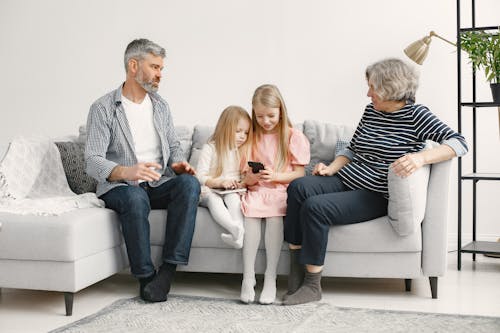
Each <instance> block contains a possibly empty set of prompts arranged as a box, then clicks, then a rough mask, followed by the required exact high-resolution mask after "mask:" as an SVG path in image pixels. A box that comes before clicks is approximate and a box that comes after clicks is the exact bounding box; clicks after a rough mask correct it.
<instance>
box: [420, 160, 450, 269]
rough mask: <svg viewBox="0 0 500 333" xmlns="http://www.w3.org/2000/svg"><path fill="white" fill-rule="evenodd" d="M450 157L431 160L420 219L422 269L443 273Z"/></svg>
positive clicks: (445, 249) (444, 267) (445, 252)
mask: <svg viewBox="0 0 500 333" xmlns="http://www.w3.org/2000/svg"><path fill="white" fill-rule="evenodd" d="M451 164H452V163H451V160H449V161H444V162H440V163H436V164H433V165H432V166H431V171H430V175H429V186H428V188H427V204H426V208H425V216H424V220H423V222H422V272H423V274H424V275H425V276H442V275H444V272H445V271H446V257H447V226H448V210H449V207H448V196H449V192H450V187H449V186H450V168H451Z"/></svg>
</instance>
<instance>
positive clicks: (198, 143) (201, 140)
mask: <svg viewBox="0 0 500 333" xmlns="http://www.w3.org/2000/svg"><path fill="white" fill-rule="evenodd" d="M213 132H214V127H213V126H200V125H196V126H195V127H194V131H193V141H192V145H191V156H190V157H189V164H191V165H192V166H193V167H195V168H196V166H197V165H198V159H199V158H200V153H201V148H202V147H203V145H204V144H205V143H207V141H208V139H209V138H210V136H211V135H212V133H213Z"/></svg>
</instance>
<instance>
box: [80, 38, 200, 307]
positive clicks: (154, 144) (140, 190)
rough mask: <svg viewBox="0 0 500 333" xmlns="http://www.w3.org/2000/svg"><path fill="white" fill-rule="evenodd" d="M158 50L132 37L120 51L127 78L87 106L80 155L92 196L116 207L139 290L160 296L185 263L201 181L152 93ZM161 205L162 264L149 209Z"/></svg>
mask: <svg viewBox="0 0 500 333" xmlns="http://www.w3.org/2000/svg"><path fill="white" fill-rule="evenodd" d="M163 58H165V49H163V48H162V47H160V46H159V45H157V44H155V43H153V42H151V41H149V40H147V39H136V40H134V41H132V42H131V43H130V44H129V45H128V46H127V48H126V50H125V71H126V79H125V82H124V83H123V84H121V85H120V86H119V87H118V89H116V90H114V91H111V92H110V93H108V94H106V95H104V96H103V97H101V98H99V99H98V100H97V101H96V102H94V104H92V106H91V107H90V111H89V115H88V120H87V143H86V147H85V160H86V163H87V168H86V171H87V173H88V174H89V175H90V176H92V177H94V178H95V179H97V181H98V184H97V196H98V197H99V198H101V199H102V200H104V202H105V203H106V207H107V208H111V209H113V210H114V211H116V212H117V214H118V216H119V220H120V223H121V226H122V233H123V236H124V239H125V244H126V247H127V254H128V258H129V262H130V269H131V271H132V274H133V275H134V276H135V277H136V278H137V279H139V284H140V296H141V298H142V299H143V300H145V301H149V302H162V301H166V300H167V295H168V292H169V291H170V284H171V282H172V280H173V277H174V274H175V271H176V268H177V265H178V264H180V265H187V263H188V260H189V252H190V249H191V240H192V237H193V232H194V224H195V219H196V211H197V206H198V200H199V194H200V185H199V182H198V180H197V179H196V178H195V177H193V175H194V174H195V170H194V169H193V168H192V167H191V166H190V165H189V163H187V162H186V161H185V160H184V157H183V154H182V150H181V146H180V142H179V139H178V137H177V135H176V133H175V129H174V124H173V121H172V116H171V114H170V109H169V106H168V104H167V102H166V101H165V100H163V99H162V98H161V97H160V96H159V95H158V94H157V91H158V85H159V83H160V80H161V77H162V73H161V71H162V69H163ZM151 209H167V210H168V216H167V223H166V230H165V241H164V245H163V254H162V261H163V263H162V265H161V267H160V269H159V270H158V273H156V272H155V268H154V266H153V262H152V260H151V247H150V225H149V220H148V217H149V213H150V211H151Z"/></svg>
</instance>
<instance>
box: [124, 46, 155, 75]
mask: <svg viewBox="0 0 500 333" xmlns="http://www.w3.org/2000/svg"><path fill="white" fill-rule="evenodd" d="M149 53H152V54H154V55H155V56H160V57H162V58H165V49H164V48H163V47H161V46H160V45H158V44H156V43H154V42H152V41H150V40H148V39H145V38H141V39H135V40H133V41H131V42H130V43H129V44H128V45H127V48H126V49H125V59H124V60H125V72H127V70H128V62H129V60H130V59H137V60H142V59H144V57H145V56H146V55H147V54H149Z"/></svg>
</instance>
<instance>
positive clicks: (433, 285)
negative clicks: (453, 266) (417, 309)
mask: <svg viewBox="0 0 500 333" xmlns="http://www.w3.org/2000/svg"><path fill="white" fill-rule="evenodd" d="M429 282H430V283H431V294H432V298H434V299H436V298H438V278H437V276H429Z"/></svg>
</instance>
